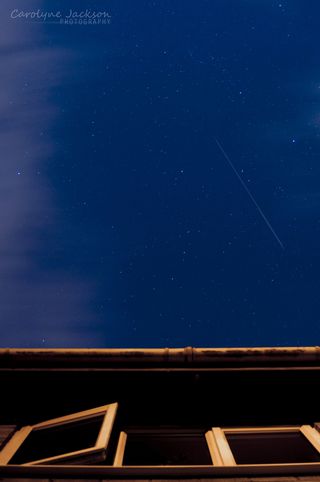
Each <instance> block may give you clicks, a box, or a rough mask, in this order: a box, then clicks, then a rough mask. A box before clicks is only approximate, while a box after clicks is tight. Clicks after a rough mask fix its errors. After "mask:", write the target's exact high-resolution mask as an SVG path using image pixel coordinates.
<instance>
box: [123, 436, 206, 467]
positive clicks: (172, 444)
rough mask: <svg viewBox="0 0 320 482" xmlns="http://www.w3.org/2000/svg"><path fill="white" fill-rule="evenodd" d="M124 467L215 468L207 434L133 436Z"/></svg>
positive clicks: (130, 437) (129, 443)
mask: <svg viewBox="0 0 320 482" xmlns="http://www.w3.org/2000/svg"><path fill="white" fill-rule="evenodd" d="M123 465H212V461H211V457H210V453H209V450H208V446H207V443H206V440H205V435H204V433H203V434H183V435H182V434H178V433H174V434H172V433H170V434H168V433H166V434H129V435H128V438H127V444H126V449H125V454H124V460H123Z"/></svg>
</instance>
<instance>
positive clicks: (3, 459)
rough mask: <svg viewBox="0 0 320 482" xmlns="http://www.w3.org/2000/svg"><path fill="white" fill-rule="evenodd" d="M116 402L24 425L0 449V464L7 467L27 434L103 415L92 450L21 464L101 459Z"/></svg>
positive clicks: (78, 461) (81, 461)
mask: <svg viewBox="0 0 320 482" xmlns="http://www.w3.org/2000/svg"><path fill="white" fill-rule="evenodd" d="M117 408H118V403H111V404H108V405H102V406H100V407H96V408H92V409H89V410H83V411H81V412H76V413H72V414H70V415H66V416H63V417H57V418H53V419H50V420H46V421H44V422H41V423H37V424H35V425H27V426H24V427H22V428H21V429H20V430H18V431H17V432H15V434H14V435H13V436H12V437H11V439H10V440H9V441H8V442H7V443H6V445H5V446H4V447H3V449H2V450H1V451H0V465H8V464H10V460H11V459H12V457H13V456H14V455H15V453H16V452H17V451H18V449H19V448H20V447H21V445H22V444H23V442H24V441H25V440H26V439H27V437H28V435H29V434H30V433H31V432H32V431H36V430H41V429H45V428H51V427H60V426H63V425H67V424H68V423H71V422H77V421H78V422H82V421H83V420H89V419H91V418H94V417H97V416H99V415H103V414H104V418H103V421H102V423H101V427H100V429H99V432H98V435H97V439H96V443H95V444H94V446H92V447H88V448H85V449H80V450H76V451H72V452H68V453H63V454H60V455H55V456H53V457H46V458H42V459H37V460H32V461H30V462H27V463H24V464H21V465H27V466H34V465H41V464H45V465H46V464H48V463H49V464H50V462H52V463H53V464H56V463H57V462H60V461H61V462H65V461H70V465H78V464H81V463H88V462H98V461H101V460H104V458H105V454H106V450H107V447H108V442H109V439H110V436H111V432H112V428H113V424H114V420H115V417H116V412H117Z"/></svg>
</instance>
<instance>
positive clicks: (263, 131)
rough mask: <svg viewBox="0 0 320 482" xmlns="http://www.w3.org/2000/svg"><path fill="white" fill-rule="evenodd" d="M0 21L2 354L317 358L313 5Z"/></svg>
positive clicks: (318, 145) (73, 4)
mask: <svg viewBox="0 0 320 482" xmlns="http://www.w3.org/2000/svg"><path fill="white" fill-rule="evenodd" d="M26 5H27V6H26ZM38 9H40V10H39V11H40V12H42V13H44V12H54V13H56V12H58V11H60V12H61V16H62V20H65V19H66V18H67V17H68V15H69V14H70V12H69V10H70V9H73V10H74V11H77V12H78V13H79V12H81V11H85V10H86V9H90V11H91V13H92V12H94V11H95V12H108V15H109V20H110V23H107V24H96V25H75V24H73V25H70V24H62V23H60V21H59V20H57V19H56V20H55V23H54V22H52V20H50V21H49V20H48V18H47V19H46V20H44V19H43V18H41V19H39V18H34V19H32V18H30V16H29V17H28V15H26V14H27V12H32V11H34V12H37V11H38ZM13 10H16V12H15V13H12V12H13ZM0 13H1V17H0V18H1V29H0V30H1V34H0V62H1V63H0V65H1V76H0V113H1V116H0V145H1V164H0V216H1V224H0V284H1V289H0V334H1V336H0V338H1V346H17V347H18V346H23V347H52V346H56V347H157V346H184V345H193V346H263V345H316V344H319V343H320V341H319V339H320V336H319V335H320V324H319V321H320V296H319V280H320V274H319V273H320V252H319V244H320V243H319V242H320V164H319V161H320V156H319V153H320V137H319V134H320V54H319V45H320V29H319V25H320V3H319V1H318V0H308V1H305V0H278V1H273V0H197V1H194V0H193V1H191V0H136V1H132V0H105V1H101V0H99V1H94V0H93V1H91V2H90V1H89V0H87V1H83V0H77V1H70V0H64V1H58V0H57V1H55V0H52V1H33V0H31V1H29V2H24V1H22V0H4V1H3V2H2V3H1V7H0ZM18 14H19V15H20V16H18ZM12 17H14V18H12ZM16 17H18V18H16ZM60 20H61V18H60ZM215 138H217V139H218V142H219V143H220V145H221V147H222V149H223V150H224V151H225V153H226V156H227V157H226V156H225V155H224V154H223V153H222V150H221V149H219V147H218V145H217V143H216V141H215ZM230 162H231V164H230ZM233 168H234V169H233ZM238 176H240V178H239V177H238ZM246 188H247V189H248V190H249V193H248V192H247V190H246ZM250 195H251V197H250ZM268 223H269V225H268ZM281 244H283V248H282V247H281Z"/></svg>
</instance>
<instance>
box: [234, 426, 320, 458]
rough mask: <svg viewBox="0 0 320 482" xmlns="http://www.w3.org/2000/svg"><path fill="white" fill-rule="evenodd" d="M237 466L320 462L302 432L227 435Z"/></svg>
mask: <svg viewBox="0 0 320 482" xmlns="http://www.w3.org/2000/svg"><path fill="white" fill-rule="evenodd" d="M226 438H227V440H228V443H229V445H230V448H231V450H232V453H233V456H234V458H235V460H236V463H237V464H277V463H303V462H320V455H319V453H318V452H317V451H316V449H315V448H314V447H313V446H312V445H311V444H310V442H309V441H308V440H307V439H306V438H305V437H304V435H303V434H301V432H298V431H297V432H293V433H288V432H283V433H275V432H273V433H266V432H265V433H263V432H261V433H254V434H252V433H251V434H244V433H242V434H226Z"/></svg>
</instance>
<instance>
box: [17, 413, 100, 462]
mask: <svg viewBox="0 0 320 482" xmlns="http://www.w3.org/2000/svg"><path fill="white" fill-rule="evenodd" d="M103 418H104V415H99V416H97V417H92V418H90V419H87V420H83V421H73V422H69V423H66V424H64V425H60V426H58V427H50V428H43V429H40V430H33V431H32V432H31V433H30V435H29V436H28V437H27V438H26V440H25V441H24V442H23V444H22V445H21V447H20V448H19V450H18V451H17V452H16V454H15V455H14V456H13V458H12V459H11V460H10V463H11V464H24V463H27V462H32V461H33V460H41V459H44V458H47V457H54V456H56V455H61V454H65V453H69V452H74V451H76V450H81V449H86V448H90V447H93V446H94V445H95V443H96V440H97V438H98V435H99V430H100V428H101V425H102V422H103Z"/></svg>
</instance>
